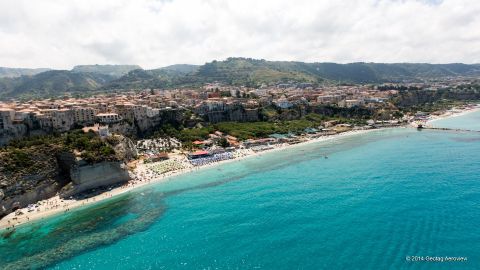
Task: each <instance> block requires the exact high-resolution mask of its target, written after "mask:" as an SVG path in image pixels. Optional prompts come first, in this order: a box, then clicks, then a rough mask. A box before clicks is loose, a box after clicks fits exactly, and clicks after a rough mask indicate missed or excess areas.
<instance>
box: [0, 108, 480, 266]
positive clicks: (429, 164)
mask: <svg viewBox="0 0 480 270" xmlns="http://www.w3.org/2000/svg"><path fill="white" fill-rule="evenodd" d="M471 117H477V115H476V114H472V115H465V116H462V117H458V118H456V121H457V122H456V123H457V124H459V125H462V124H463V121H466V122H468V121H472V120H471ZM440 124H441V122H440V121H438V122H436V125H437V126H438V125H440ZM326 156H327V157H328V158H325V157H326ZM479 169H480V133H475V132H446V131H428V130H423V131H417V130H416V129H410V128H398V129H388V130H380V131H374V132H370V133H368V134H364V135H355V136H350V137H345V138H341V139H337V140H334V141H328V142H322V143H314V144H306V145H298V146H295V147H292V148H289V149H288V150H285V151H277V152H271V153H265V154H263V155H262V156H258V157H253V158H249V159H245V160H242V161H237V162H232V163H228V164H225V165H222V166H218V167H213V168H210V169H203V170H199V171H197V172H195V173H192V174H189V175H184V176H179V177H177V178H175V179H173V180H172V181H170V182H167V183H161V184H156V185H151V186H148V187H145V188H143V189H141V190H137V191H135V192H134V193H131V194H128V195H125V196H121V197H118V198H114V199H111V200H110V201H108V202H104V203H100V204H97V205H94V206H89V207H87V208H83V209H78V210H75V211H72V212H69V213H68V214H67V215H63V216H57V217H53V218H49V219H47V220H44V221H41V222H36V223H32V224H28V225H25V226H22V227H21V228H19V229H18V230H17V231H16V232H15V233H14V234H13V235H11V236H10V237H9V238H7V239H1V240H0V268H1V269H32V268H46V269H479V268H480V173H479ZM407 256H412V257H407ZM413 256H418V258H421V257H422V256H423V257H424V258H426V256H432V257H433V256H439V257H444V256H450V257H457V256H458V257H464V258H466V261H464V262H427V261H408V259H410V260H412V259H415V258H417V257H413Z"/></svg>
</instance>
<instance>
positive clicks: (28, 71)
mask: <svg viewBox="0 0 480 270" xmlns="http://www.w3.org/2000/svg"><path fill="white" fill-rule="evenodd" d="M47 70H49V69H48V68H6V67H0V78H15V77H20V76H23V75H35V74H38V73H42V72H45V71H47Z"/></svg>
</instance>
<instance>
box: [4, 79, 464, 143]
mask: <svg viewBox="0 0 480 270" xmlns="http://www.w3.org/2000/svg"><path fill="white" fill-rule="evenodd" d="M457 83H460V82H457ZM444 84H445V83H444V82H441V83H440V82H438V83H437V85H433V86H432V84H430V85H428V87H430V88H431V87H442V86H443V85H444ZM447 84H448V83H447ZM414 86H415V87H417V85H414ZM418 87H425V85H423V86H422V85H419V86H418ZM396 89H398V88H397V87H396V86H395V85H383V86H382V87H372V86H365V85H352V86H321V87H314V86H313V85H312V84H308V83H293V82H292V83H282V84H277V85H272V86H266V85H264V86H262V87H259V88H247V87H235V86H226V85H222V84H220V83H211V84H206V85H205V86H204V87H202V88H201V89H174V90H145V91H143V92H140V93H138V92H126V93H122V94H111V95H98V96H95V97H89V98H67V97H65V98H62V99H57V100H50V99H49V100H32V101H27V102H19V101H10V102H0V135H2V136H5V135H9V136H11V137H17V136H22V134H25V133H26V131H27V130H28V131H29V132H30V133H31V132H32V131H36V130H39V131H42V132H47V133H48V132H55V131H56V132H65V131H68V130H70V129H73V128H78V127H86V126H92V125H94V124H101V125H112V124H115V123H119V122H127V123H130V124H134V123H136V124H138V123H140V124H142V125H147V126H148V125H149V124H150V125H155V124H158V123H159V118H160V117H163V116H162V112H166V111H179V110H181V111H182V112H184V111H190V112H192V113H193V114H194V115H195V116H196V117H197V118H198V119H201V120H203V121H206V122H211V123H217V122H222V121H239V122H242V121H259V120H261V119H260V118H261V116H260V111H261V109H262V108H264V107H266V106H272V107H275V108H277V109H279V110H288V109H290V108H293V107H295V106H322V105H330V106H337V107H341V108H351V107H356V106H361V107H368V108H381V107H384V106H386V103H387V102H386V101H387V100H388V99H389V98H390V97H391V96H392V95H394V94H396V93H397V91H398V90H396ZM117 131H118V132H120V133H121V130H117ZM0 143H1V142H0Z"/></svg>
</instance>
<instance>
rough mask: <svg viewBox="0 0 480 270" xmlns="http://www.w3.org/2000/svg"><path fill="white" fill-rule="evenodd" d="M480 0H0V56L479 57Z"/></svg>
mask: <svg viewBox="0 0 480 270" xmlns="http://www.w3.org/2000/svg"><path fill="white" fill-rule="evenodd" d="M478 14H480V1H478V0H443V1H442V0H341V1H340V0H331V1H326V0H130V1H127V0H41V1H39V0H0V66H4V67H28V68H35V67H49V68H56V69H71V68H72V67H73V66H75V65H79V64H138V65H140V66H141V67H143V68H147V69H151V68H158V67H163V66H167V65H171V64H180V63H188V64H203V63H205V62H210V61H212V60H223V59H226V58H227V57H251V58H256V59H266V60H286V61H304V62H337V63H349V62H387V63H392V62H428V63H453V62H462V63H480V16H479V15H478Z"/></svg>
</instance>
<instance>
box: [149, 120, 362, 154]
mask: <svg viewBox="0 0 480 270" xmlns="http://www.w3.org/2000/svg"><path fill="white" fill-rule="evenodd" d="M330 120H337V121H338V122H339V123H349V124H365V120H363V119H347V118H344V117H340V116H332V117H328V116H324V115H319V114H315V113H311V114H307V115H306V116H304V117H302V118H301V119H298V120H283V121H262V122H221V123H217V124H212V125H208V126H206V127H200V128H183V127H178V128H175V127H173V126H172V125H165V126H163V127H162V129H161V130H159V131H157V132H156V133H155V134H154V137H165V136H167V137H175V138H177V139H179V140H180V141H182V143H183V145H184V147H185V148H187V149H190V148H192V147H193V145H192V142H193V141H196V140H205V139H208V138H209V136H208V135H209V134H211V133H213V132H215V131H221V132H223V133H225V134H229V135H232V136H234V137H237V138H238V139H239V140H247V139H254V138H263V137H268V136H269V135H271V134H274V133H281V134H286V133H295V134H301V133H304V130H305V129H306V128H317V127H318V126H320V125H322V124H323V123H324V122H325V121H330ZM223 143H225V142H223ZM220 144H222V142H220ZM225 145H226V144H225Z"/></svg>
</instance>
